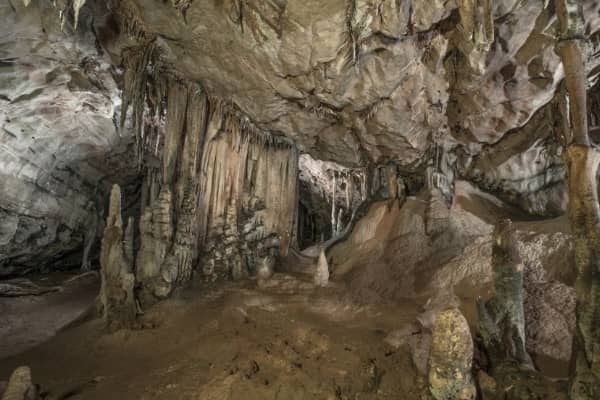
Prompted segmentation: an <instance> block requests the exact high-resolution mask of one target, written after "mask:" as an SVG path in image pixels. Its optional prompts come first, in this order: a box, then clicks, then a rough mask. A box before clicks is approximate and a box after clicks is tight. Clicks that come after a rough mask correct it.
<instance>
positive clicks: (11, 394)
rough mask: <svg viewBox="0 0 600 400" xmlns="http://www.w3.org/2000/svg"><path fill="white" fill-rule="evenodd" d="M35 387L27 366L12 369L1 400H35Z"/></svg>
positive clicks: (36, 396)
mask: <svg viewBox="0 0 600 400" xmlns="http://www.w3.org/2000/svg"><path fill="white" fill-rule="evenodd" d="M37 399H39V397H38V393H37V388H36V387H35V385H34V384H33V382H32V381H31V370H30V369H29V367H19V368H17V369H15V370H14V371H13V373H12V374H11V376H10V379H9V380H8V384H7V386H6V389H5V390H4V394H3V395H2V400H37Z"/></svg>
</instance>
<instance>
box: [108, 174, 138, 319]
mask: <svg viewBox="0 0 600 400" xmlns="http://www.w3.org/2000/svg"><path fill="white" fill-rule="evenodd" d="M123 239H124V238H123V221H122V219H121V189H120V187H119V186H118V185H113V188H112V191H111V194H110V206H109V212H108V217H107V219H106V228H105V229H104V235H103V236H102V250H101V253H100V276H101V278H102V287H101V289H100V302H101V304H102V315H103V318H104V321H105V324H106V326H107V327H108V328H109V329H120V328H129V327H131V326H132V325H133V323H134V322H135V315H136V308H135V299H134V295H133V286H134V276H133V274H132V273H131V270H132V268H131V264H129V263H128V262H127V259H126V256H125V250H124V243H123Z"/></svg>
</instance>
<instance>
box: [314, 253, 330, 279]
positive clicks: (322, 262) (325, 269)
mask: <svg viewBox="0 0 600 400" xmlns="http://www.w3.org/2000/svg"><path fill="white" fill-rule="evenodd" d="M313 281H314V283H315V286H319V287H325V286H327V285H328V284H329V264H328V263H327V256H326V255H325V249H323V248H321V252H320V253H319V260H318V262H317V268H316V269H315V275H314V278H313Z"/></svg>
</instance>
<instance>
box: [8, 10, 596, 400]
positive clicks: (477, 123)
mask: <svg viewBox="0 0 600 400" xmlns="http://www.w3.org/2000/svg"><path fill="white" fill-rule="evenodd" d="M0 19H2V21H3V22H4V21H6V22H5V24H3V26H1V27H0V32H2V37H3V40H2V43H0V277H7V276H12V275H22V274H28V273H32V272H48V271H54V270H57V269H62V268H72V267H79V268H81V269H82V270H84V271H87V270H91V269H94V268H98V264H100V271H101V276H102V287H101V293H100V303H101V305H102V312H103V318H104V320H105V322H106V325H107V327H108V328H109V329H110V330H114V329H119V328H129V327H132V326H133V325H134V322H135V321H136V318H137V317H138V315H139V314H140V311H144V312H145V311H148V313H151V312H152V311H151V310H150V307H152V306H155V305H156V303H158V302H159V301H162V300H166V299H168V298H169V297H171V296H174V297H177V296H178V295H179V294H184V295H187V294H188V293H189V292H188V291H187V290H186V291H181V289H182V288H186V287H192V288H193V289H194V293H196V292H201V291H202V290H203V289H204V288H205V287H213V283H214V284H215V285H214V286H217V285H216V284H217V283H218V285H225V283H223V281H227V280H235V281H244V280H246V279H247V278H253V277H254V276H256V278H257V279H258V285H259V287H260V288H261V290H260V292H261V295H265V296H266V293H265V292H266V291H267V290H271V289H272V288H273V287H277V286H278V285H279V284H280V283H281V282H280V281H279V280H282V281H285V284H286V285H289V286H287V288H288V289H286V290H289V287H297V288H301V289H302V290H307V291H309V290H313V289H314V287H315V286H316V287H328V289H327V290H316V291H314V293H315V295H316V296H321V295H324V296H325V295H327V294H328V293H333V292H335V293H336V295H337V294H339V293H342V292H344V291H346V290H347V292H345V293H344V295H343V296H339V297H340V298H343V299H345V300H347V301H348V302H350V303H352V305H355V304H359V305H361V306H362V305H365V306H369V307H371V306H372V307H379V305H383V304H388V303H390V302H392V303H399V304H410V305H411V306H414V307H415V308H416V309H419V310H423V309H424V310H425V312H424V313H422V314H421V315H419V317H418V318H417V322H415V321H413V320H411V322H410V323H411V327H414V328H415V329H416V330H417V331H416V332H412V331H411V332H408V330H407V329H405V330H404V331H403V335H404V336H403V337H406V336H408V335H409V334H410V335H413V334H414V336H415V337H414V338H411V339H406V338H404V339H403V343H404V344H407V343H408V344H409V345H411V346H413V347H414V349H413V351H412V352H411V358H412V362H413V364H415V366H416V369H417V370H418V371H419V372H420V373H421V374H422V373H423V372H424V370H425V366H424V361H423V360H424V357H423V354H425V353H426V350H425V349H427V348H428V346H429V337H430V336H431V337H432V339H431V342H432V344H431V358H430V366H429V367H430V368H429V383H430V391H431V393H432V394H433V395H434V397H435V398H436V399H450V398H472V397H473V396H474V386H473V378H472V377H471V362H472V359H473V344H472V339H471V334H470V331H469V325H470V326H472V327H473V330H474V332H473V334H474V337H478V338H479V337H480V338H481V339H482V342H481V345H482V346H481V347H480V348H479V350H485V351H482V353H481V354H479V353H478V354H476V355H475V361H476V366H475V369H476V370H478V371H479V373H478V374H477V375H478V376H479V380H480V382H479V384H480V386H481V389H482V390H481V392H482V394H483V396H485V397H486V398H493V396H494V395H493V392H494V390H495V391H497V392H501V393H506V397H507V398H515V399H518V398H519V396H521V395H523V396H525V395H524V393H529V392H528V391H531V392H532V393H535V394H536V395H538V394H539V393H544V395H545V394H546V393H549V392H550V391H551V389H554V387H555V386H552V385H550V386H549V387H548V388H546V389H544V385H545V382H547V381H546V380H545V379H544V378H543V376H542V375H543V374H544V373H546V370H545V369H544V368H543V367H540V368H539V369H540V371H539V372H535V371H532V370H531V366H532V365H533V364H534V363H535V364H536V366H539V365H538V364H543V363H544V360H546V361H547V360H548V358H549V359H551V360H552V361H553V362H559V363H560V366H561V367H562V366H564V365H565V364H566V363H567V361H568V360H569V358H571V357H572V358H573V366H574V371H573V374H572V375H573V376H572V379H571V381H572V382H571V388H570V396H571V397H572V398H573V399H578V400H579V399H582V400H584V399H585V400H587V399H591V398H596V397H600V370H599V368H600V361H599V359H600V358H599V357H600V350H599V349H600V347H599V346H600V331H599V330H598V329H597V327H596V325H597V324H596V323H595V322H596V321H597V320H598V318H597V317H598V315H600V314H599V311H598V303H599V302H600V298H598V296H599V295H600V289H599V287H598V285H599V284H600V277H599V276H598V273H597V270H598V265H597V259H598V258H600V255H599V254H596V253H597V252H598V250H597V249H598V248H599V246H600V236H599V233H600V231H599V228H598V227H599V226H600V206H599V203H598V193H597V172H598V171H597V169H598V166H599V165H600V156H599V154H600V153H599V152H598V148H597V147H598V146H597V143H598V142H599V141H600V83H599V77H600V2H598V1H596V0H581V1H576V0H555V1H552V2H551V1H542V0H531V1H516V0H497V1H491V0H456V1H444V0H434V1H432V0H411V1H391V0H350V1H348V0H305V1H300V0H244V1H241V0H225V1H200V0H196V1H194V0H173V1H155V0H106V1H104V0H73V1H65V0H60V1H50V0H0ZM113 184H114V186H113ZM111 190H112V191H111ZM109 192H110V201H108V202H107V201H106V198H108V197H109ZM565 212H566V213H567V216H568V219H569V222H570V229H569V226H568V225H569V224H566V222H565V221H566V219H565V218H564V217H561V216H562V215H563V214H565ZM507 219H509V220H510V221H513V222H512V223H510V222H502V221H505V220H507ZM103 221H106V224H105V225H104V226H103V223H104V222H103ZM124 221H126V223H125V222H124ZM100 236H102V238H100ZM99 239H101V243H100V240H99ZM571 241H572V243H571ZM276 266H277V271H278V272H282V271H294V273H298V274H300V273H306V274H311V273H313V272H314V275H313V276H310V275H309V276H310V278H312V284H311V283H309V282H306V281H302V279H297V281H296V278H297V277H295V276H294V277H293V278H290V277H289V276H286V277H285V278H282V277H281V275H280V274H279V273H278V274H275V269H276ZM330 274H331V276H330ZM310 278H308V279H310ZM330 280H331V282H332V283H333V282H335V284H330ZM192 281H194V282H192ZM267 281H268V282H269V283H268V284H267ZM300 281H301V282H300ZM28 282H29V283H28ZM290 282H291V283H290ZM16 283H17V284H16ZM3 285H4V286H3V287H4V292H5V293H9V294H10V293H13V294H14V293H20V294H23V293H25V294H32V293H36V294H37V293H39V294H45V293H46V292H48V291H49V290H48V289H47V288H45V287H42V286H40V285H36V284H34V283H32V282H30V281H27V280H19V279H17V280H11V281H8V282H7V283H4V284H3ZM231 285H232V287H238V288H239V287H244V285H246V284H245V283H243V282H236V283H234V284H231ZM0 286H2V285H0ZM198 287H201V289H199V290H198V291H195V289H196V288H198ZM338 291H339V293H338ZM182 297H185V296H182ZM478 297H482V298H484V299H485V301H482V302H481V303H480V304H479V306H480V308H479V313H478V312H476V311H475V310H476V309H475V305H476V302H475V300H476V299H477V298H478ZM164 304H171V303H170V302H169V301H166V302H164ZM311 306H314V307H315V308H318V307H321V304H316V305H315V304H312V305H311ZM449 306H452V307H454V308H455V309H452V310H446V308H447V307H449ZM458 308H460V309H461V310H462V311H463V312H464V316H463V315H462V314H460V313H459V312H458V311H457V309H458ZM440 310H442V311H441V312H440ZM436 317H437V318H436ZM411 318H412V316H411ZM434 319H436V322H435V324H434V323H433V321H434ZM467 321H468V324H469V325H468V324H467ZM431 329H433V332H431ZM475 331H477V332H475ZM475 335H477V336H475ZM387 336H388V337H393V335H391V334H390V335H387ZM573 336H574V337H575V340H574V341H573V343H571V342H572V340H571V339H572V337H573ZM453 349H455V350H456V349H459V350H460V354H458V353H457V352H456V351H454V350H453ZM348 353H352V352H351V351H349V350H348ZM417 353H418V356H416V355H415V354H417ZM484 353H485V354H484ZM530 355H531V357H532V358H533V361H532V360H531V359H530ZM386 357H388V355H386ZM389 357H392V358H391V359H393V357H394V356H393V355H389ZM488 357H489V359H488ZM348 358H352V354H349V355H348ZM360 361H361V363H362V364H363V365H366V366H367V367H366V369H365V370H366V371H367V372H366V375H365V376H369V377H370V378H369V383H368V384H367V385H366V386H367V389H368V390H366V392H368V393H370V394H372V395H373V396H376V395H381V396H384V394H382V393H383V392H381V393H379V392H377V391H378V390H379V389H378V388H379V384H380V383H381V382H379V381H380V379H381V376H382V372H381V370H380V369H379V365H380V364H379V361H380V360H360ZM294 363H296V364H294ZM548 364H551V363H550V362H548ZM286 365H287V364H286ZM295 365H297V361H295V360H294V361H293V363H292V367H293V368H297V367H296V366H295ZM523 367H528V368H529V369H527V368H523ZM236 374H237V372H234V373H233V374H232V376H237V375H236ZM488 374H489V375H488ZM348 376H350V375H348ZM236 379H237V378H236ZM348 379H350V378H348ZM423 385H424V383H423ZM265 386H266V385H265ZM350 386H351V385H350ZM565 389H566V387H565V388H562V389H561V391H560V394H559V395H558V396H564V395H565V393H563V392H565ZM335 390H336V391H335V396H337V398H343V396H345V394H344V395H342V392H343V390H342V389H341V388H340V389H339V390H338V388H336V389H335ZM509 392H510V393H509ZM411 395H412V393H411ZM511 396H512V397H511ZM540 396H541V395H540Z"/></svg>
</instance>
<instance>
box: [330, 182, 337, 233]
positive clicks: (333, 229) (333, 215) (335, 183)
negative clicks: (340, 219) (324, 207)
mask: <svg viewBox="0 0 600 400" xmlns="http://www.w3.org/2000/svg"><path fill="white" fill-rule="evenodd" d="M332 173H333V188H332V189H331V236H335V232H336V231H337V226H336V214H335V209H336V208H335V194H336V193H335V192H336V189H337V182H336V173H335V171H333V172H332Z"/></svg>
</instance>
